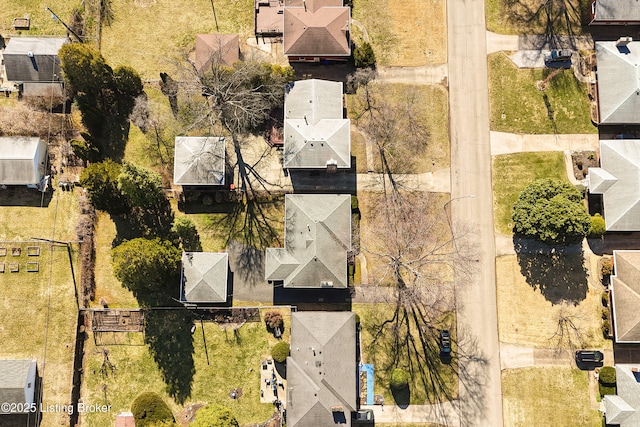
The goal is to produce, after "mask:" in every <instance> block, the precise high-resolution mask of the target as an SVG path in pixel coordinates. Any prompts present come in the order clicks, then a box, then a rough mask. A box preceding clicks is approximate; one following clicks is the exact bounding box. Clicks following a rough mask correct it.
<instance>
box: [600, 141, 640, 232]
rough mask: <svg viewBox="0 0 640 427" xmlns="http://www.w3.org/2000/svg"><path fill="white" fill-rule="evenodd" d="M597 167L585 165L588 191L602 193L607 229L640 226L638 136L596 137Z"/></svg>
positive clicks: (639, 142)
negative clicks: (586, 166)
mask: <svg viewBox="0 0 640 427" xmlns="http://www.w3.org/2000/svg"><path fill="white" fill-rule="evenodd" d="M600 166H601V167H600V168H589V175H588V183H589V191H590V192H591V193H593V194H602V195H603V200H604V217H605V222H606V225H607V230H608V231H635V230H640V140H636V139H615V140H602V141H600Z"/></svg>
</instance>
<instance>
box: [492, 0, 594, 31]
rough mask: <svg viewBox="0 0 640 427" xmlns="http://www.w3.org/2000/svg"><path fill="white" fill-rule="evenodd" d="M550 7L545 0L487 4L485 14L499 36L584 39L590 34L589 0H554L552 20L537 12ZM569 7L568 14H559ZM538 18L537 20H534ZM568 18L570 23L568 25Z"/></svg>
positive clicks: (506, 1)
mask: <svg viewBox="0 0 640 427" xmlns="http://www.w3.org/2000/svg"><path fill="white" fill-rule="evenodd" d="M545 3H547V2H545V1H543V0H519V1H512V0H487V1H486V2H485V12H486V21H487V29H488V30H489V31H493V32H494V33H499V34H547V33H549V32H550V30H549V28H551V29H552V31H553V34H574V35H581V34H585V33H588V31H589V28H588V27H587V24H588V23H589V20H590V16H589V12H590V10H591V9H590V4H591V2H590V1H588V0H554V1H553V2H552V4H553V7H554V10H555V11H556V12H554V13H552V14H551V15H550V16H551V19H549V18H548V17H547V15H546V14H545V12H544V10H542V12H541V13H540V14H539V15H535V11H537V10H538V9H539V8H540V9H542V6H543V5H544V4H545ZM563 5H566V7H567V13H566V14H564V13H559V11H560V10H561V7H562V6H563ZM534 15H535V16H534ZM567 17H568V21H567Z"/></svg>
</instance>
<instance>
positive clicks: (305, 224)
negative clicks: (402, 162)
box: [265, 194, 351, 288]
mask: <svg viewBox="0 0 640 427" xmlns="http://www.w3.org/2000/svg"><path fill="white" fill-rule="evenodd" d="M284 239H285V244H284V248H268V249H267V250H266V257H265V276H266V279H267V280H282V281H284V287H291V288H321V287H334V288H346V287H347V285H348V283H347V251H349V250H350V249H351V196H349V195H336V194H287V195H286V196H285V236H284Z"/></svg>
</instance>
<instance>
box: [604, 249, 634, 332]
mask: <svg viewBox="0 0 640 427" xmlns="http://www.w3.org/2000/svg"><path fill="white" fill-rule="evenodd" d="M613 258H614V265H615V266H616V274H615V275H613V276H612V277H611V299H612V305H613V315H614V322H613V323H614V328H615V338H616V342H619V343H640V313H638V306H640V251H613Z"/></svg>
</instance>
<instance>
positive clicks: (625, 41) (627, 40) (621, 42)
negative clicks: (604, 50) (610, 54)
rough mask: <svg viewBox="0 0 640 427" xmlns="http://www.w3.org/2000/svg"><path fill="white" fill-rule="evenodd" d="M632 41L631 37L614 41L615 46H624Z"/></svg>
mask: <svg viewBox="0 0 640 427" xmlns="http://www.w3.org/2000/svg"><path fill="white" fill-rule="evenodd" d="M632 41H633V37H620V38H619V39H618V40H616V46H626V45H628V44H629V43H631V42H632Z"/></svg>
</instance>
